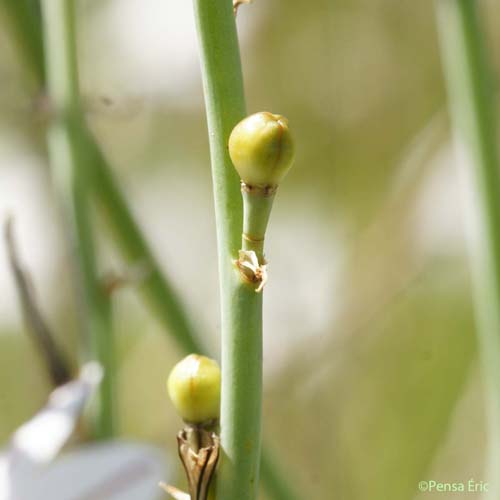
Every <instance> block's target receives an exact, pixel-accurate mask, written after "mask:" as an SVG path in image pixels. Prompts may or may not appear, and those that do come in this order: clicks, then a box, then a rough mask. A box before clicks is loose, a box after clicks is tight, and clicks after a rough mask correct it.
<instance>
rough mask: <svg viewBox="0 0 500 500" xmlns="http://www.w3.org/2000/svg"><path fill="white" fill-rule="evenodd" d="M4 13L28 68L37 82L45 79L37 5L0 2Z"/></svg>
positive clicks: (23, 0)
mask: <svg viewBox="0 0 500 500" xmlns="http://www.w3.org/2000/svg"><path fill="white" fill-rule="evenodd" d="M0 6H1V9H2V12H3V13H4V14H5V16H6V17H7V19H8V21H9V22H8V23H7V27H8V29H9V31H10V33H11V35H12V39H13V40H14V41H15V43H16V44H17V46H18V49H19V52H20V53H21V54H22V56H23V59H24V60H25V61H26V62H27V63H28V64H26V68H27V69H28V70H29V71H31V72H32V73H33V76H34V77H35V80H40V79H42V80H43V78H44V73H45V69H44V66H43V46H42V31H41V26H40V20H39V19H37V14H38V13H37V12H36V9H37V7H38V5H37V4H34V2H33V1H32V0H0Z"/></svg>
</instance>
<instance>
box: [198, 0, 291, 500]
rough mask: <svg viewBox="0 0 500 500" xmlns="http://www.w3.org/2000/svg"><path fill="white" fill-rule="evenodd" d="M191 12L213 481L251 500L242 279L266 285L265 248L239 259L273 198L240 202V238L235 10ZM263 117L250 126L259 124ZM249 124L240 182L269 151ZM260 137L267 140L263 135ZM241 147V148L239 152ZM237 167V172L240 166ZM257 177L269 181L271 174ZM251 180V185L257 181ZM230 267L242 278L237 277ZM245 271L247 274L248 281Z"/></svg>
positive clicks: (255, 304) (258, 301)
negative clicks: (216, 327)
mask: <svg viewBox="0 0 500 500" xmlns="http://www.w3.org/2000/svg"><path fill="white" fill-rule="evenodd" d="M194 5H195V16H196V22H197V28H198V36H199V45H200V55H201V68H202V76H203V87H204V93H205V104H206V110H207V121H208V131H209V138H210V151H211V163H212V177H213V183H214V200H215V211H216V221H217V245H218V254H219V275H220V288H221V317H222V332H221V335H222V394H221V397H222V406H221V448H222V450H221V464H220V467H219V471H218V474H217V498H218V500H234V499H235V498H238V499H239V500H254V499H255V498H257V494H258V487H259V459H260V447H261V404H262V294H261V293H256V288H255V287H254V286H249V284H248V280H247V279H246V278H248V277H249V276H250V281H256V282H257V283H259V285H258V286H257V291H260V290H261V287H260V283H264V282H265V280H264V276H265V275H264V273H265V268H263V265H264V264H263V256H262V249H260V251H259V256H257V262H254V261H253V259H252V254H248V253H244V252H245V249H243V253H241V252H240V250H242V249H241V237H242V234H243V241H244V242H248V241H249V239H248V237H247V238H245V234H247V235H249V234H251V233H252V232H253V230H254V229H257V233H258V234H256V235H255V236H256V239H259V240H262V241H263V236H264V234H263V233H264V231H265V227H266V225H267V219H268V216H269V210H270V206H271V203H272V193H271V196H258V197H256V198H254V197H253V196H252V195H249V196H248V197H247V196H245V198H246V203H245V205H246V210H245V232H244V230H243V214H242V210H243V207H242V200H241V194H240V182H239V179H238V176H236V174H235V171H234V169H233V166H232V163H231V159H230V157H229V153H228V141H229V137H230V133H231V131H232V130H233V127H234V126H235V125H236V124H237V123H238V122H240V120H242V118H243V116H244V115H245V100H244V95H243V81H242V74H241V62H240V55H239V47H238V39H237V34H236V25H235V20H234V14H233V6H232V3H231V2H230V1H228V0H216V1H214V2H205V1H203V0H195V2H194ZM269 117H272V115H269V116H268V117H267V118H268V120H269ZM261 118H262V116H259V117H257V119H255V118H254V119H253V120H254V122H255V121H257V122H262V120H261ZM250 121H251V122H252V119H250ZM263 121H265V120H263ZM269 121H272V122H274V123H275V124H276V125H277V128H276V130H281V131H283V130H284V129H283V126H282V125H278V120H275V119H274V118H271V120H269ZM254 122H252V123H254ZM248 123H249V122H248V121H246V122H244V123H243V125H240V126H239V128H237V129H236V131H235V135H234V136H233V141H232V144H231V146H232V151H233V155H234V156H235V159H236V160H237V167H238V166H239V167H240V170H241V174H243V175H245V174H246V173H247V172H248V168H249V167H251V165H250V164H251V163H252V161H250V162H249V161H247V158H248V156H250V157H253V158H254V159H257V160H259V161H260V160H262V159H264V161H266V158H267V155H266V154H265V151H266V149H269V142H268V143H267V145H266V146H264V147H263V148H262V149H261V145H262V143H259V145H258V146H257V147H255V148H252V152H250V151H249V149H250V148H249V146H253V145H254V143H253V141H254V140H255V136H254V137H253V138H252V139H250V140H249V141H247V140H246V139H245V140H243V141H241V140H240V139H241V135H240V132H239V131H241V130H242V129H243V128H245V125H246V124H248ZM250 128H252V127H250ZM257 128H258V129H259V128H260V127H257ZM254 130H255V129H254ZM275 136H276V131H274V132H273V133H272V134H271V141H270V142H271V143H272V142H273V140H274V141H275ZM285 136H287V135H286V134H285ZM262 138H264V139H265V134H264V135H263V136H261V139H262ZM242 142H243V143H245V148H244V150H238V147H239V146H241V144H242ZM257 142H258V141H257ZM275 142H276V141H275ZM278 142H279V141H278ZM263 151H264V153H263ZM240 153H241V154H240ZM247 153H248V155H247ZM286 156H287V155H286V154H285V155H284V157H286ZM278 158H279V155H278ZM271 159H272V155H271ZM267 160H268V158H267ZM240 162H241V163H242V165H239V164H240ZM285 163H286V162H285ZM243 167H244V168H243ZM255 169H257V170H259V171H262V170H264V171H265V170H266V168H265V167H264V168H263V169H262V168H261V165H260V164H257V165H255V164H254V165H253V168H250V170H251V172H252V173H253V174H254V175H256V176H258V177H259V179H260V178H261V175H260V174H257V173H255ZM262 178H268V180H269V172H268V174H267V176H266V175H264V176H263V177H262ZM271 178H272V176H271ZM250 180H251V181H253V180H254V177H252V178H250ZM271 184H272V179H271ZM243 192H244V193H245V189H244V190H243ZM246 192H248V190H247V191H246ZM254 209H255V210H254ZM259 246H260V245H259ZM244 247H246V243H244ZM247 248H248V247H247ZM251 248H254V247H253V246H252V247H251ZM250 251H252V250H250ZM254 255H255V254H254ZM235 262H236V263H237V264H238V266H237V267H239V269H240V271H241V272H237V271H236V269H235V265H234V263H235ZM252 268H253V269H252ZM247 270H249V271H250V275H248V274H246V271H247ZM252 273H253V275H252ZM259 274H260V276H259Z"/></svg>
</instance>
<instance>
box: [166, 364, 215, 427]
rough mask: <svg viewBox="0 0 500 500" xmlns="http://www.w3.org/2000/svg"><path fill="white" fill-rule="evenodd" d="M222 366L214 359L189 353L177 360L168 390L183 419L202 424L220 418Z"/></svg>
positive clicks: (169, 379) (168, 382) (168, 383)
mask: <svg viewBox="0 0 500 500" xmlns="http://www.w3.org/2000/svg"><path fill="white" fill-rule="evenodd" d="M220 379H221V373H220V368H219V365H218V364H217V362H216V361H214V360H213V359H210V358H207V357H206V356H200V355H198V354H190V355H189V356H187V357H185V358H184V359H183V360H182V361H180V362H179V363H177V364H176V365H175V366H174V368H173V369H172V371H171V372H170V375H169V377H168V381H167V390H168V395H169V396H170V399H171V400H172V403H173V404H174V406H175V408H176V410H177V412H178V413H179V415H180V416H181V418H182V419H183V420H184V421H185V422H188V423H193V424H201V423H204V422H207V421H210V420H214V419H217V418H219V407H220Z"/></svg>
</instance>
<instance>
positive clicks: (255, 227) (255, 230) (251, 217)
mask: <svg viewBox="0 0 500 500" xmlns="http://www.w3.org/2000/svg"><path fill="white" fill-rule="evenodd" d="M241 193H242V196H243V235H242V241H241V248H242V249H243V250H252V251H253V252H255V254H256V255H257V258H258V260H259V263H260V264H263V263H264V241H265V236H266V229H267V224H268V222H269V216H270V214H271V209H272V206H273V202H274V197H275V193H274V192H272V193H271V194H267V193H266V192H264V191H262V190H256V189H253V190H251V191H248V190H247V189H245V188H242V191H241Z"/></svg>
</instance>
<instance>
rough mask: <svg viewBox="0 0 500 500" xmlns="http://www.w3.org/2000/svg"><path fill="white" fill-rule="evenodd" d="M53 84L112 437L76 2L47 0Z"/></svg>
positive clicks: (82, 282) (53, 138)
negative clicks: (76, 24) (79, 76)
mask: <svg viewBox="0 0 500 500" xmlns="http://www.w3.org/2000/svg"><path fill="white" fill-rule="evenodd" d="M41 5H42V12H43V35H44V42H45V56H46V74H47V87H48V93H49V97H50V100H51V106H52V108H53V116H52V122H51V125H50V127H49V130H48V147H49V155H50V161H51V166H52V176H53V180H54V185H55V190H56V193H57V195H58V197H59V200H60V203H61V205H62V208H63V210H64V214H65V216H66V222H67V225H68V230H69V233H70V236H71V244H72V250H73V254H74V257H75V276H76V277H77V287H78V294H79V297H78V298H79V299H80V306H81V309H80V314H81V319H82V324H83V325H84V333H85V339H89V340H90V346H89V351H90V352H89V353H88V355H87V356H88V357H89V358H93V359H95V358H97V360H98V361H99V362H100V363H101V364H102V366H103V368H104V374H105V375H104V378H103V381H102V383H101V386H100V390H99V396H98V406H97V409H96V415H95V422H94V432H95V436H96V437H97V438H107V437H110V436H111V435H112V434H113V431H114V419H115V412H114V393H115V391H114V376H115V362H114V355H113V353H114V346H113V337H112V328H111V314H110V304H109V300H108V297H107V296H106V295H105V293H104V290H103V287H102V286H101V284H100V282H99V278H98V275H97V269H96V262H95V254H94V246H93V236H92V227H91V217H90V207H89V203H88V174H87V172H86V167H87V165H86V162H85V159H86V158H85V142H86V141H85V137H86V130H85V125H84V122H83V118H82V114H81V109H80V101H79V86H78V72H77V61H76V36H75V16H74V10H73V9H74V2H73V0H43V1H42V4H41Z"/></svg>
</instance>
